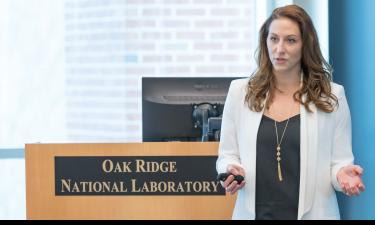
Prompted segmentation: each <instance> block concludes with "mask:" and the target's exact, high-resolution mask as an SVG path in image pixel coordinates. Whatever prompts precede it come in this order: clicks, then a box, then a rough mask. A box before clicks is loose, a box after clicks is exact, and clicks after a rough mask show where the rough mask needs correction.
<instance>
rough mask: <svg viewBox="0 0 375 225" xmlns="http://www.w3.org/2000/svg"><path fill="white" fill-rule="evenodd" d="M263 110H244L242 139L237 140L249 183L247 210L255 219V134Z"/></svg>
mask: <svg viewBox="0 0 375 225" xmlns="http://www.w3.org/2000/svg"><path fill="white" fill-rule="evenodd" d="M262 115H263V110H262V111H261V112H253V111H251V110H250V109H249V108H247V109H245V110H244V113H243V116H242V122H243V123H242V126H241V127H243V129H242V131H241V132H240V133H241V135H243V136H242V137H240V138H239V140H241V141H242V143H241V145H242V146H243V147H244V148H243V149H244V150H245V152H246V153H244V154H243V157H242V160H243V161H244V162H245V163H243V164H244V165H247V167H246V170H247V173H248V175H249V177H250V179H251V180H250V181H249V182H248V183H247V185H246V188H247V193H250V194H249V195H248V196H247V201H246V204H247V208H248V210H249V211H250V212H251V213H252V214H253V216H254V217H255V179H256V177H255V176H256V143H257V134H258V129H259V125H260V121H261V119H262Z"/></svg>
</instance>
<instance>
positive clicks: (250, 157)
mask: <svg viewBox="0 0 375 225" xmlns="http://www.w3.org/2000/svg"><path fill="white" fill-rule="evenodd" d="M248 81H249V78H246V79H239V80H234V81H232V83H231V85H230V88H229V92H228V95H227V99H226V102H225V106H224V113H223V121H222V127H221V139H220V145H219V156H218V160H217V163H216V169H217V171H218V173H222V172H226V169H227V166H228V164H237V165H240V166H242V167H243V168H244V170H245V173H246V174H245V181H246V185H245V186H244V188H242V189H241V190H240V191H238V195H237V200H236V204H235V208H234V211H233V219H255V180H256V179H255V174H256V171H255V170H256V142H257V133H258V128H259V124H260V121H261V118H262V115H263V111H262V112H253V111H251V110H250V109H249V108H248V105H247V104H245V103H244V101H245V95H246V86H247V83H248ZM331 86H332V92H333V94H334V95H336V96H337V98H338V101H339V106H338V108H337V109H336V110H335V111H334V112H332V113H325V112H322V111H320V110H317V108H316V107H315V105H314V104H311V105H310V109H311V110H312V111H313V113H309V112H308V111H307V110H306V109H305V107H304V106H303V105H301V107H300V118H301V128H300V130H301V134H300V135H301V136H300V140H301V142H300V143H301V146H300V157H301V160H300V189H299V203H298V219H340V214H339V208H338V204H337V199H336V193H335V189H336V190H338V191H341V188H340V185H339V184H338V182H337V178H336V174H337V172H338V171H339V169H340V168H341V167H343V166H346V165H349V164H353V160H354V158H353V154H352V141H351V140H352V139H351V119H350V111H349V107H348V103H347V101H346V98H345V92H344V88H343V87H342V86H341V85H338V84H335V83H331Z"/></svg>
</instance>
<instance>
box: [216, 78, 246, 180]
mask: <svg viewBox="0 0 375 225" xmlns="http://www.w3.org/2000/svg"><path fill="white" fill-rule="evenodd" d="M240 94H241V87H240V85H239V82H238V80H234V81H232V82H231V85H230V87H229V91H228V94H227V97H226V101H225V105H224V110H223V118H222V124H221V134H220V144H219V151H218V159H217V161H216V170H217V172H218V173H224V172H227V167H228V165H229V164H235V165H238V166H241V165H240V154H239V150H238V143H237V128H236V124H237V122H236V115H237V114H238V106H239V105H240V104H241V99H242V98H241V97H240Z"/></svg>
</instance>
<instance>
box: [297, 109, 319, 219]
mask: <svg viewBox="0 0 375 225" xmlns="http://www.w3.org/2000/svg"><path fill="white" fill-rule="evenodd" d="M310 109H311V110H312V111H313V112H312V113H309V112H308V111H307V110H306V109H305V107H304V106H303V105H301V106H300V114H301V127H300V129H301V134H300V135H301V137H300V140H301V142H300V151H301V153H300V154H301V155H300V157H301V165H300V188H299V206H298V219H302V217H303V215H304V214H306V213H307V212H308V211H309V210H310V209H311V206H312V202H313V199H314V195H315V182H316V179H315V178H316V163H317V145H318V143H317V137H318V111H317V109H316V107H315V105H314V104H310Z"/></svg>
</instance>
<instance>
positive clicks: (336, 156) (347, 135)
mask: <svg viewBox="0 0 375 225" xmlns="http://www.w3.org/2000/svg"><path fill="white" fill-rule="evenodd" d="M338 89H339V90H338V95H337V98H338V101H339V105H338V108H337V110H336V111H335V112H334V113H335V114H336V116H335V120H336V124H337V125H336V128H335V134H334V140H333V148H332V160H331V182H332V185H333V186H334V188H335V189H336V190H337V191H342V188H341V187H340V184H339V182H338V181H337V173H338V171H339V170H340V169H341V168H342V167H344V166H347V165H350V164H353V162H354V156H353V153H352V128H351V118H350V110H349V106H348V102H347V100H346V97H345V91H344V88H343V87H342V86H338Z"/></svg>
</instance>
